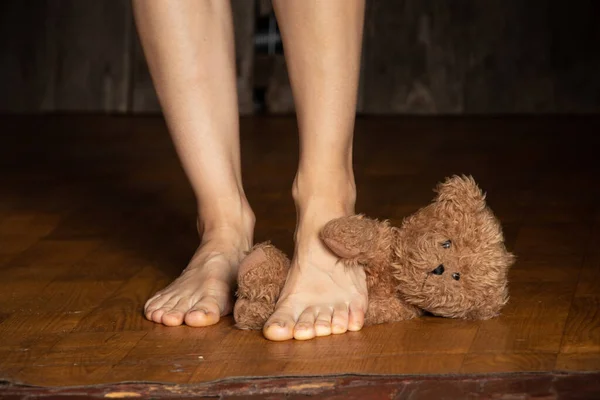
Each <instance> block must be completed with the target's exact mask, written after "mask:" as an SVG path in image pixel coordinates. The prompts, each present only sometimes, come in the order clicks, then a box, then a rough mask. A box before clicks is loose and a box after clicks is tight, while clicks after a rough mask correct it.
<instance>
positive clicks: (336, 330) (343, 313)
mask: <svg viewBox="0 0 600 400" xmlns="http://www.w3.org/2000/svg"><path fill="white" fill-rule="evenodd" d="M347 330H348V306H347V305H346V304H338V305H336V306H335V307H334V309H333V317H332V318H331V333H333V334H335V335H337V334H340V333H344V332H346V331H347Z"/></svg>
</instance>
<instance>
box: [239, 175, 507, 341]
mask: <svg viewBox="0 0 600 400" xmlns="http://www.w3.org/2000/svg"><path fill="white" fill-rule="evenodd" d="M436 192H437V196H436V197H435V199H434V200H433V202H432V203H431V204H430V205H428V206H427V207H424V208H422V209H420V210H419V211H417V212H416V213H415V214H413V215H411V216H410V217H408V218H406V219H405V220H404V221H403V223H402V226H401V227H400V228H396V227H393V226H391V225H390V224H389V223H388V222H386V221H383V222H380V221H376V220H373V219H369V218H365V217H363V216H360V215H355V216H350V217H344V218H339V219H336V220H333V221H330V222H329V223H328V224H327V225H326V226H325V227H324V228H323V230H322V232H321V239H322V240H323V241H324V243H325V244H326V245H327V246H328V247H329V249H330V250H331V251H333V252H334V253H335V254H337V255H338V256H339V257H340V259H342V260H343V261H344V263H345V264H346V267H348V268H361V267H363V268H365V272H366V275H367V287H368V290H369V306H368V309H367V313H366V316H365V325H371V324H378V323H383V322H393V321H400V320H404V319H410V318H414V317H416V316H419V315H421V314H422V312H423V311H427V312H429V313H431V314H434V315H438V316H442V317H451V318H465V319H488V318H491V317H494V316H496V315H497V314H498V313H499V311H500V309H501V308H502V307H503V306H504V305H505V304H506V302H507V301H508V287H507V272H508V269H509V267H510V266H511V265H512V264H513V263H514V256H513V255H512V254H511V253H509V252H508V251H507V250H506V247H505V245H504V237H503V234H502V228H501V225H500V223H499V221H498V219H497V218H496V217H495V216H494V214H493V213H492V211H491V210H490V209H489V207H487V205H486V203H485V195H484V194H483V193H482V191H481V190H480V189H479V187H478V186H477V184H476V183H475V181H474V180H473V178H472V177H466V176H454V177H452V178H449V179H447V180H446V181H445V182H444V183H440V184H439V185H438V187H437V188H436ZM289 265H290V261H289V259H288V258H287V257H286V256H285V254H283V253H282V252H281V251H279V250H278V249H276V248H275V247H273V246H271V245H270V244H268V243H262V244H259V245H257V246H255V247H254V249H253V250H252V252H251V253H250V254H249V255H248V256H247V257H246V258H245V259H244V260H243V261H242V265H241V266H240V270H239V273H238V293H237V295H238V300H237V302H236V304H235V308H234V318H235V321H236V326H237V327H239V328H241V329H261V328H262V326H263V325H264V323H265V322H266V320H267V319H268V318H269V316H270V315H271V314H272V313H273V310H274V309H275V304H276V302H277V298H278V296H279V293H280V291H281V289H282V287H283V284H284V283H285V279H286V276H287V271H288V268H289ZM342 267H343V266H341V268H342Z"/></svg>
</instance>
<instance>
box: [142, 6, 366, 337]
mask: <svg viewBox="0 0 600 400" xmlns="http://www.w3.org/2000/svg"><path fill="white" fill-rule="evenodd" d="M133 5H134V12H135V17H136V23H137V26H138V31H139V33H140V37H141V41H142V45H143V48H144V52H145V54H146V58H147V60H148V64H149V67H150V71H151V74H152V77H153V80H154V84H155V87H156V90H157V94H158V97H159V99H160V102H161V106H162V109H163V112H164V115H165V118H166V121H167V124H168V126H169V130H170V132H171V136H172V138H173V141H174V143H175V147H176V149H177V152H178V154H179V157H180V159H181V162H182V165H183V167H184V169H185V171H186V174H187V176H188V178H189V180H190V182H191V185H192V188H193V190H194V193H195V195H196V199H197V205H198V232H199V234H200V237H201V241H200V245H199V247H198V250H197V251H196V253H195V254H194V256H193V257H192V259H191V261H190V263H189V265H188V266H187V267H186V268H185V270H184V271H183V272H182V274H181V276H180V277H178V278H177V279H176V280H175V281H174V282H173V283H171V284H170V285H169V286H168V287H167V288H165V289H163V290H161V291H160V292H158V293H156V294H155V295H154V296H153V297H152V298H150V299H149V300H148V301H147V303H146V305H145V307H144V313H145V315H146V318H148V319H149V320H152V321H154V322H157V323H161V324H164V325H167V326H177V325H181V324H184V323H185V324H187V325H189V326H195V327H204V326H209V325H212V324H215V323H217V322H218V321H219V318H220V317H221V316H223V315H226V314H229V313H230V312H231V310H232V306H233V304H232V301H233V300H232V290H233V288H234V285H235V278H236V276H237V269H238V265H239V263H240V261H241V259H242V258H243V257H244V254H245V252H247V251H248V250H249V249H250V248H251V246H252V241H253V237H252V236H253V229H254V214H253V212H252V210H251V208H250V205H249V204H248V201H247V199H246V196H245V194H244V190H243V187H242V181H241V176H242V174H241V170H240V144H239V133H238V109H237V97H236V96H237V94H236V83H235V56H234V47H233V27H232V19H231V9H230V4H229V2H228V1H224V0H203V1H199V0H179V1H177V2H175V1H173V2H171V1H170V2H166V1H162V2H161V1H152V0H133ZM274 7H275V12H276V16H277V19H278V22H279V25H280V28H281V33H282V38H283V42H284V48H285V54H286V62H287V65H288V70H289V74H290V82H291V85H292V90H293V93H294V100H295V103H296V111H297V118H298V126H299V134H300V162H299V165H298V171H297V174H296V178H295V180H294V183H293V185H292V195H293V197H294V201H295V203H296V209H297V225H296V233H295V237H294V239H295V251H294V256H293V259H292V267H291V270H290V273H289V276H288V278H287V281H286V284H285V287H284V289H283V292H282V295H281V297H280V299H279V301H278V303H277V307H276V310H275V313H274V314H273V315H272V316H271V318H270V319H269V320H268V321H267V323H266V324H265V327H264V329H263V333H264V335H265V337H266V338H267V339H270V340H288V339H292V338H295V339H300V340H305V339H312V338H314V337H316V336H326V335H330V334H340V333H344V332H346V331H348V330H350V331H356V330H359V329H361V328H362V325H363V321H364V313H365V310H366V307H367V288H366V280H365V275H364V272H363V271H362V270H361V269H346V268H343V267H340V265H339V263H338V258H337V257H336V256H334V255H333V254H332V253H331V252H330V251H329V250H327V249H326V248H325V247H324V245H323V244H322V243H321V241H320V240H319V237H318V234H319V231H320V229H321V228H322V227H323V226H324V225H325V223H327V222H328V221H330V220H331V219H334V218H337V217H341V216H345V215H351V214H354V202H355V198H356V189H355V184H354V175H353V171H352V139H353V130H354V113H355V109H356V96H357V86H358V73H359V66H360V52H361V39H362V28H363V18H364V0H327V1H318V0H280V1H274Z"/></svg>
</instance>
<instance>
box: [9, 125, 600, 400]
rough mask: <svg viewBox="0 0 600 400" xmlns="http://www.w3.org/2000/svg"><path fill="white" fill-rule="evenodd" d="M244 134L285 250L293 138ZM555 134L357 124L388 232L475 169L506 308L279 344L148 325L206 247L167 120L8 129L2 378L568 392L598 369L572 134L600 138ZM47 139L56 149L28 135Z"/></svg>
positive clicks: (366, 207) (266, 129) (585, 158)
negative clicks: (370, 380) (504, 255)
mask: <svg viewBox="0 0 600 400" xmlns="http://www.w3.org/2000/svg"><path fill="white" fill-rule="evenodd" d="M3 118H4V117H3ZM35 121H37V122H35ZM241 121H242V132H243V136H242V146H243V152H244V154H245V157H244V160H243V166H244V174H245V182H246V188H247V192H248V196H249V198H250V200H251V201H252V204H253V206H254V209H255V212H256V215H257V217H258V224H257V227H256V239H257V240H266V239H272V240H273V241H274V243H276V244H277V245H278V246H280V247H282V248H283V249H284V250H285V251H287V252H289V253H291V252H292V251H293V240H292V238H293V231H294V228H295V218H296V215H295V214H296V212H295V207H294V203H293V200H292V199H291V196H290V193H289V191H290V189H289V187H290V183H291V181H292V180H293V176H294V173H295V168H296V165H297V157H296V155H297V140H296V135H295V132H296V123H295V121H294V120H293V119H291V118H277V119H265V118H256V117H253V118H243V119H242V120H241ZM557 121H558V120H555V119H535V118H524V119H521V118H516V119H510V118H493V119H486V118H478V119H462V118H461V119H453V118H449V119H439V120H438V119H435V120H434V119H410V118H409V119H395V118H391V117H385V118H384V117H378V118H369V119H359V122H358V124H357V137H356V148H355V151H356V154H357V156H356V160H357V165H356V170H357V171H356V177H357V181H358V183H359V209H360V211H364V212H368V213H369V214H370V215H373V216H376V217H380V218H390V219H391V221H392V222H393V223H395V224H399V223H401V221H402V218H404V217H405V216H406V215H408V214H410V213H412V212H414V211H416V209H417V208H418V207H420V206H422V205H425V204H427V203H428V202H429V201H430V200H431V198H432V197H433V192H432V189H433V187H434V185H435V183H436V182H437V181H438V180H439V179H443V177H444V176H445V175H446V174H450V173H453V172H465V171H466V172H469V171H471V172H474V173H475V172H476V173H478V176H481V178H477V179H478V180H479V181H480V182H481V185H482V187H483V188H484V189H485V190H486V191H487V194H488V198H489V200H490V203H492V202H493V206H494V210H496V209H498V210H499V215H500V217H501V220H502V222H503V224H504V225H505V228H506V235H507V243H508V244H509V247H510V248H511V250H514V251H515V253H516V254H517V256H518V261H517V264H515V266H514V268H513V269H512V270H511V271H510V275H509V278H510V286H509V290H510V296H511V298H510V301H509V303H508V304H507V306H506V307H505V308H504V309H503V311H502V314H501V315H500V316H499V317H498V318H494V319H491V320H488V321H462V320H452V319H441V318H434V317H423V318H420V319H418V320H413V321H405V322H401V323H396V324H387V325H379V326H373V327H365V328H364V329H363V330H362V331H360V332H351V333H346V334H344V335H336V336H331V337H324V338H318V339H315V340H311V341H306V342H295V341H289V342H284V343H273V342H270V341H267V340H266V339H264V337H263V336H262V334H261V333H260V332H243V331H239V330H237V329H235V328H234V326H233V321H232V318H231V317H230V316H227V317H224V318H223V319H222V321H221V322H220V323H219V324H217V325H216V326H213V327H210V328H206V329H196V328H190V327H186V326H182V327H175V328H168V327H165V326H161V325H158V324H155V323H152V322H150V321H147V320H145V318H144V316H143V315H142V307H143V304H144V303H145V301H146V300H147V298H148V297H149V296H151V295H152V294H153V293H154V292H155V291H156V290H158V289H161V288H162V287H164V286H165V285H166V284H167V283H168V282H169V281H170V280H171V279H173V278H174V277H176V276H177V275H178V274H179V272H180V271H181V268H182V266H183V265H185V263H186V261H187V259H188V257H189V256H190V254H191V253H192V252H193V250H194V248H195V246H196V245H197V241H198V238H197V235H196V232H195V228H194V213H195V210H194V207H195V205H194V199H193V194H192V193H191V190H190V188H189V186H188V185H187V182H186V180H185V176H184V174H183V172H182V170H181V167H180V166H179V165H178V160H177V158H176V156H175V154H174V152H173V148H172V146H171V145H169V141H168V140H169V139H168V135H167V132H166V127H165V125H164V123H163V122H162V120H161V119H159V118H132V119H130V118H102V117H97V116H96V117H84V116H79V117H74V116H73V117H69V116H64V117H52V118H44V119H36V118H28V119H19V118H13V119H10V123H7V124H5V125H6V126H13V127H14V128H11V129H14V131H13V130H10V131H9V132H14V134H11V135H10V138H11V139H10V144H9V145H6V143H9V142H4V141H3V142H2V143H0V165H2V166H5V165H8V166H9V168H0V180H2V181H3V182H7V184H6V185H5V186H3V188H4V189H3V191H2V194H3V195H2V196H0V226H3V227H4V228H2V229H0V254H5V255H6V257H7V258H6V259H5V262H4V264H2V265H1V266H0V269H1V272H2V277H3V279H2V281H1V282H0V377H2V378H3V379H8V380H10V381H13V382H14V381H19V382H24V383H30V384H32V383H37V384H44V385H51V386H52V385H58V386H62V385H67V384H78V385H79V384H84V385H85V384H102V383H109V382H113V383H117V382H123V381H125V380H127V381H147V380H149V379H150V380H156V381H159V382H165V383H168V382H172V383H181V384H194V383H202V382H203V384H204V385H207V386H206V387H214V386H210V385H216V383H214V382H211V381H212V380H221V381H220V382H231V381H232V380H236V379H241V378H243V377H244V376H251V377H254V379H255V381H254V382H255V383H256V382H258V381H259V380H260V378H262V377H276V376H277V377H281V376H288V377H289V376H290V375H301V376H306V377H307V378H306V379H308V382H313V381H314V380H315V379H316V378H315V376H322V375H333V376H335V377H336V378H335V379H338V378H339V374H342V373H346V374H361V376H365V374H386V375H389V374H391V376H396V377H398V376H403V377H407V376H412V378H406V379H409V380H410V379H416V378H414V374H423V377H425V378H427V379H435V380H436V382H438V383H439V380H440V379H442V378H440V377H439V375H435V378H431V377H430V375H429V374H444V375H448V374H450V375H455V374H467V375H464V376H466V378H464V379H466V380H470V382H472V384H473V385H475V383H474V382H475V381H474V379H480V378H473V377H474V376H475V375H474V374H483V373H485V374H487V373H499V372H516V373H517V374H515V375H511V376H514V377H518V379H517V378H515V379H517V380H516V381H514V382H513V381H511V382H513V383H511V384H514V385H517V386H518V385H523V386H518V387H519V389H518V390H517V389H515V388H516V387H517V386H511V387H512V388H513V389H514V390H513V389H511V390H513V391H509V390H508V389H506V387H505V386H502V385H504V384H506V385H508V383H503V384H502V385H501V384H500V383H498V385H499V386H498V387H497V389H498V390H504V392H502V393H534V392H535V391H533V389H532V387H533V386H532V387H529V386H528V387H529V389H531V390H529V389H527V390H526V389H523V388H524V387H525V386H526V385H528V384H529V383H527V384H526V383H524V382H530V381H529V380H528V379H530V378H531V376H532V375H524V371H535V372H536V374H538V375H535V376H537V378H536V379H540V380H542V378H543V379H546V380H544V382H545V383H547V384H548V385H550V386H547V387H546V386H545V388H546V389H548V390H546V389H544V390H546V391H538V392H535V394H536V395H537V396H538V397H539V396H541V394H540V393H549V390H550V389H549V388H550V387H552V386H551V385H554V384H556V385H558V384H559V381H560V382H561V383H560V384H561V385H563V386H561V388H562V389H561V390H563V391H568V389H567V387H569V383H564V382H563V381H562V379H563V378H564V377H565V376H566V375H561V374H557V375H553V374H552V372H551V371H553V370H554V369H557V370H560V371H588V372H589V371H596V370H598V364H597V362H596V360H597V359H598V354H600V348H599V346H598V343H600V338H598V334H597V333H598V332H599V327H600V320H598V318H597V314H598V313H597V310H598V309H599V304H598V295H597V292H598V288H597V281H598V279H597V272H598V260H600V258H599V257H600V252H599V251H598V250H597V249H598V246H596V243H597V242H598V239H599V238H600V236H598V234H599V233H600V230H599V229H597V228H598V224H597V221H595V220H594V219H595V218H596V216H595V214H590V215H589V218H587V219H586V218H583V216H584V213H583V212H582V211H581V210H587V209H586V207H587V206H588V205H589V204H593V205H594V207H597V206H596V205H595V204H596V203H594V201H596V200H597V199H600V197H598V195H599V193H598V191H597V190H594V189H593V188H594V187H600V174H598V173H596V169H594V168H595V167H594V166H595V164H594V163H593V161H592V160H593V157H591V156H592V155H593V154H594V151H595V149H596V148H597V147H594V143H593V141H590V140H585V139H584V138H583V136H581V138H580V137H579V136H578V137H577V138H574V137H573V136H572V131H573V130H577V131H578V132H582V135H584V134H586V133H591V132H595V131H596V130H597V129H596V128H597V127H598V126H600V125H599V124H597V123H595V122H594V121H595V119H577V118H571V117H569V118H566V120H565V121H564V122H557ZM11 124H12V125H11ZM42 124H43V126H44V129H45V131H46V132H47V134H45V135H35V134H34V133H36V132H38V129H39V127H40V126H41V125H42ZM548 131H552V132H553V135H551V137H549V136H548V135H547V132H548ZM282 133H285V134H282ZM287 133H290V134H289V135H288V134H287ZM34 138H35V140H33V139H34ZM0 140H3V139H0ZM99 143H101V145H99ZM567 144H568V145H567ZM563 148H564V150H563ZM45 153H48V154H51V155H52V157H51V158H50V159H48V160H47V164H44V165H45V167H44V168H41V167H40V166H37V165H36V166H32V165H31V162H30V158H28V157H27V155H28V154H45ZM498 153H502V154H500V155H498ZM471 155H473V157H472V159H470V157H471ZM509 160H511V161H510V162H509ZM74 162H77V166H78V168H77V171H72V170H73V165H74V164H73V163H74ZM461 169H462V171H461ZM479 174H481V175H479ZM552 184H555V185H558V187H559V188H558V189H557V190H556V191H553V190H552ZM553 193H554V195H555V197H553ZM571 193H577V194H578V195H577V196H574V195H572V194H571ZM544 199H546V200H545V205H541V206H540V207H539V208H538V209H536V207H537V204H539V203H540V202H542V200H544ZM579 208H581V210H579ZM586 212H587V211H586ZM592 212H593V211H592ZM553 214H556V215H555V216H554V217H553ZM2 224H3V225H2ZM53 226H54V227H53ZM487 376H488V377H489V375H487ZM525 376H529V377H530V378H525ZM428 377H429V378H428ZM559 378H560V379H559ZM223 379H225V380H224V381H223ZM340 379H341V378H340ZM365 379H366V378H365ZM419 379H420V378H419ZM444 379H445V378H444ZM486 379H487V378H486ZM490 379H491V378H490ZM407 382H409V381H407ZM410 382H412V381H410ZM486 382H488V383H486V385H487V384H490V383H489V382H492V380H489V381H486ZM494 382H501V381H500V380H495V381H494ZM502 382H505V381H502ZM515 382H516V383H515ZM538 383H539V382H538ZM473 387H476V385H475V386H473ZM477 387H478V386H477ZM486 387H487V386H486ZM501 387H502V388H504V389H500V388H501ZM580 387H581V388H582V387H583V386H582V385H580ZM432 390H433V389H432ZM436 390H437V389H436ZM445 390H446V389H445ZM450 390H451V389H450V388H449V387H448V388H447V391H450ZM482 390H483V389H482ZM490 390H491V391H490V392H489V393H498V391H496V392H494V391H493V390H492V389H490ZM520 390H522V391H520ZM553 390H554V389H553ZM557 390H558V389H557ZM582 390H583V389H582ZM435 393H439V392H435ZM477 393H479V392H477ZM481 393H483V392H481ZM485 393H488V392H485ZM552 393H554V392H552ZM556 393H558V392H556ZM585 393H587V392H585ZM73 395H74V393H73ZM482 396H483V395H482ZM488 397H489V396H488Z"/></svg>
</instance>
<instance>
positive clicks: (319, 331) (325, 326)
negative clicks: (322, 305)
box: [315, 308, 333, 336]
mask: <svg viewBox="0 0 600 400" xmlns="http://www.w3.org/2000/svg"><path fill="white" fill-rule="evenodd" d="M332 315H333V308H327V309H321V310H320V311H319V315H317V320H316V322H315V333H316V335H317V336H329V335H331V316H332Z"/></svg>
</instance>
